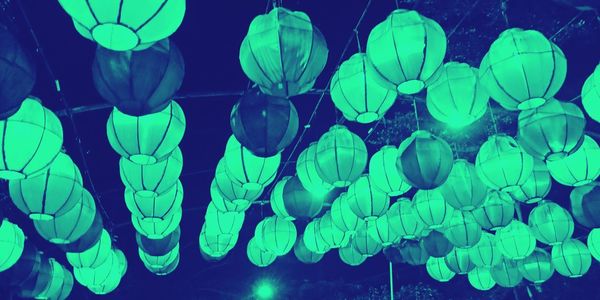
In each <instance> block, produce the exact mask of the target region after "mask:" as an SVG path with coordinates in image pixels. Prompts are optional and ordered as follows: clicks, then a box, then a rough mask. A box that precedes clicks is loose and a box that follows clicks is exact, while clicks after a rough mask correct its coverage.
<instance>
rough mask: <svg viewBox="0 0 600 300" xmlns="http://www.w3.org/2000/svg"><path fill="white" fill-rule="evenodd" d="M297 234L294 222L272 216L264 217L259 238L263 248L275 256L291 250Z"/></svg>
mask: <svg viewBox="0 0 600 300" xmlns="http://www.w3.org/2000/svg"><path fill="white" fill-rule="evenodd" d="M297 235H298V232H297V231H296V226H295V225H294V223H292V222H291V221H288V220H285V219H283V218H280V217H277V216H273V217H269V218H267V219H266V221H265V223H264V226H263V227H262V234H261V240H262V244H263V245H264V247H265V249H267V250H269V251H270V252H272V253H273V254H275V255H277V256H282V255H285V254H287V253H288V252H290V250H292V247H294V243H295V242H296V237H297Z"/></svg>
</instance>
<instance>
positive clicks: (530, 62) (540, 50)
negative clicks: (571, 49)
mask: <svg viewBox="0 0 600 300" xmlns="http://www.w3.org/2000/svg"><path fill="white" fill-rule="evenodd" d="M479 71H480V78H481V83H482V85H483V86H484V87H485V89H486V90H487V92H488V93H489V94H490V96H491V97H492V99H494V100H495V101H496V102H498V103H499V104H500V105H502V107H504V108H505V109H508V110H527V109H532V108H536V107H538V106H541V105H543V104H544V103H546V101H547V100H549V99H550V98H552V97H553V96H554V95H555V94H556V93H557V92H558V90H559V89H560V87H561V86H562V84H563V82H564V80H565V77H566V75H567V60H566V58H565V55H564V54H563V52H562V50H561V49H560V48H559V47H558V46H556V45H555V44H554V43H553V42H551V41H550V40H549V39H548V38H546V37H545V36H544V35H543V34H542V33H540V32H539V31H535V30H523V29H520V28H511V29H507V30H505V31H504V32H502V33H500V35H499V36H498V38H497V39H496V40H495V41H494V42H493V43H492V45H491V46H490V49H489V50H488V52H487V53H486V54H485V56H484V57H483V60H482V61H481V65H480V66H479Z"/></svg>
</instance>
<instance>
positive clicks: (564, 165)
mask: <svg viewBox="0 0 600 300" xmlns="http://www.w3.org/2000/svg"><path fill="white" fill-rule="evenodd" d="M546 166H548V170H549V171H550V175H552V178H554V180H556V181H557V182H558V183H560V184H562V185H567V186H581V185H585V184H588V183H590V182H592V181H594V180H596V179H597V178H598V176H600V147H598V143H596V141H595V140H594V139H593V138H591V137H590V136H588V135H586V136H585V137H584V139H583V144H581V147H579V149H577V151H575V152H573V153H572V154H570V155H568V156H566V157H564V158H562V159H559V160H552V161H547V162H546Z"/></svg>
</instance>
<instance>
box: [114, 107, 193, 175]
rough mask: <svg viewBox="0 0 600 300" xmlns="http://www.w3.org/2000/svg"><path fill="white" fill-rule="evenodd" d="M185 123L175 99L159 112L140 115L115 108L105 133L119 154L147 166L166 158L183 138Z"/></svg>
mask: <svg viewBox="0 0 600 300" xmlns="http://www.w3.org/2000/svg"><path fill="white" fill-rule="evenodd" d="M185 125H186V121H185V115H184V114H183V110H182V109H181V107H180V106H179V104H177V102H175V101H171V102H170V103H169V105H168V106H166V107H165V108H164V109H163V110H161V111H159V112H156V113H153V114H148V115H143V116H139V117H137V116H132V115H127V114H125V113H123V112H121V111H119V110H118V109H117V108H114V109H113V110H112V112H111V114H110V116H109V117H108V122H107V123H106V135H107V136H108V142H109V143H110V145H111V147H112V148H113V149H114V150H115V151H116V152H117V153H118V154H119V155H121V156H123V157H125V158H127V159H129V160H131V161H132V162H134V163H137V164H142V165H147V164H154V163H157V162H159V161H162V160H165V159H167V158H169V155H171V152H173V151H175V149H176V148H177V145H179V142H181V139H182V138H183V133H184V131H185Z"/></svg>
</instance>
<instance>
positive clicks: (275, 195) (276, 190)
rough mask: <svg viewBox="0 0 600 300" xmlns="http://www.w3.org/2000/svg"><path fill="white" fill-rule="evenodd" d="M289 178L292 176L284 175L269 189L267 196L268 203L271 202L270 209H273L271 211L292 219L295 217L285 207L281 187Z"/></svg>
mask: <svg viewBox="0 0 600 300" xmlns="http://www.w3.org/2000/svg"><path fill="white" fill-rule="evenodd" d="M290 178H292V177H291V176H284V177H282V178H281V179H280V180H279V181H278V182H277V183H276V184H275V186H274V187H273V190H272V191H271V195H270V196H269V204H271V210H273V213H274V214H275V215H276V216H278V217H281V218H284V219H286V220H289V221H293V220H294V219H295V218H294V217H292V216H290V214H289V213H288V212H287V210H286V209H285V203H284V202H283V187H284V186H285V183H286V182H287V181H288V180H290Z"/></svg>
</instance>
